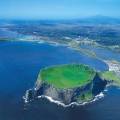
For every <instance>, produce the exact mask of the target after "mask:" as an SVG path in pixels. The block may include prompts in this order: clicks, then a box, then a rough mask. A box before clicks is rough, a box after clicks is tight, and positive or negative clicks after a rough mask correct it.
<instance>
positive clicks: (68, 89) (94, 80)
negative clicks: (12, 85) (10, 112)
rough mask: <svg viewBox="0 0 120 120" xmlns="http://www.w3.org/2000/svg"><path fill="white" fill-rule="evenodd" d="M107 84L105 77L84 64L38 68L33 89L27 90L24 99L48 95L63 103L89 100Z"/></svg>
mask: <svg viewBox="0 0 120 120" xmlns="http://www.w3.org/2000/svg"><path fill="white" fill-rule="evenodd" d="M106 84H107V81H106V79H103V78H102V75H101V74H100V73H99V72H97V71H96V70H94V69H92V68H91V67H89V66H87V65H84V64H65V65H56V66H51V67H46V68H43V69H41V70H40V73H39V75H38V79H37V82H36V83H35V86H34V89H30V90H27V92H26V95H25V98H26V101H31V100H34V99H35V98H38V97H49V98H51V99H52V100H54V101H59V102H60V103H62V104H64V105H69V104H71V103H78V104H81V103H84V102H89V101H91V100H93V99H94V98H95V96H96V95H98V94H100V93H101V92H102V91H103V90H104V88H105V86H106Z"/></svg>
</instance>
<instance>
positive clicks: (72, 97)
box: [25, 74, 107, 105]
mask: <svg viewBox="0 0 120 120" xmlns="http://www.w3.org/2000/svg"><path fill="white" fill-rule="evenodd" d="M106 84H107V81H105V80H102V79H101V78H100V77H99V75H98V74H96V75H95V77H94V79H93V81H92V82H91V83H88V84H86V85H84V86H81V87H76V88H71V89H58V88H55V87H54V86H52V85H49V84H48V83H44V82H43V81H42V80H38V81H37V82H36V84H35V87H34V89H30V90H27V92H26V95H25V98H26V101H31V100H33V99H35V98H37V97H38V96H43V95H44V96H49V97H51V98H52V99H53V100H57V101H60V102H62V103H64V104H65V105H68V104H70V103H72V102H77V103H82V102H83V101H85V100H84V99H85V98H84V96H85V94H86V93H88V92H89V93H90V92H91V94H92V97H91V98H90V99H91V100H92V99H93V98H94V96H96V95H98V94H99V93H100V92H101V91H103V90H104V87H105V86H106Z"/></svg>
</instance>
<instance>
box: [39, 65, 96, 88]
mask: <svg viewBox="0 0 120 120" xmlns="http://www.w3.org/2000/svg"><path fill="white" fill-rule="evenodd" d="M94 76H95V71H94V70H93V69H91V68H89V67H88V66H86V65H82V64H70V65H61V66H54V67H50V68H46V69H42V70H41V72H40V75H39V78H38V79H39V80H42V81H44V82H47V83H49V84H52V85H53V86H54V87H57V88H62V89H66V88H74V87H78V86H79V87H81V86H84V85H86V84H87V83H89V82H91V81H92V80H93V78H94Z"/></svg>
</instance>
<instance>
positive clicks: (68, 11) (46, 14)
mask: <svg viewBox="0 0 120 120" xmlns="http://www.w3.org/2000/svg"><path fill="white" fill-rule="evenodd" d="M94 15H104V16H114V17H120V0H0V18H1V19H2V18H16V19H17V18H25V19H32V18H33V19H58V18H61V19H63V18H65V19H66V18H80V17H86V16H94Z"/></svg>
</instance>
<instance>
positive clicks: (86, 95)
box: [78, 91, 93, 102]
mask: <svg viewBox="0 0 120 120" xmlns="http://www.w3.org/2000/svg"><path fill="white" fill-rule="evenodd" d="M92 98H93V94H92V91H87V92H86V93H84V94H82V95H80V96H79V97H78V101H83V102H84V101H89V100H91V99H92Z"/></svg>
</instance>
